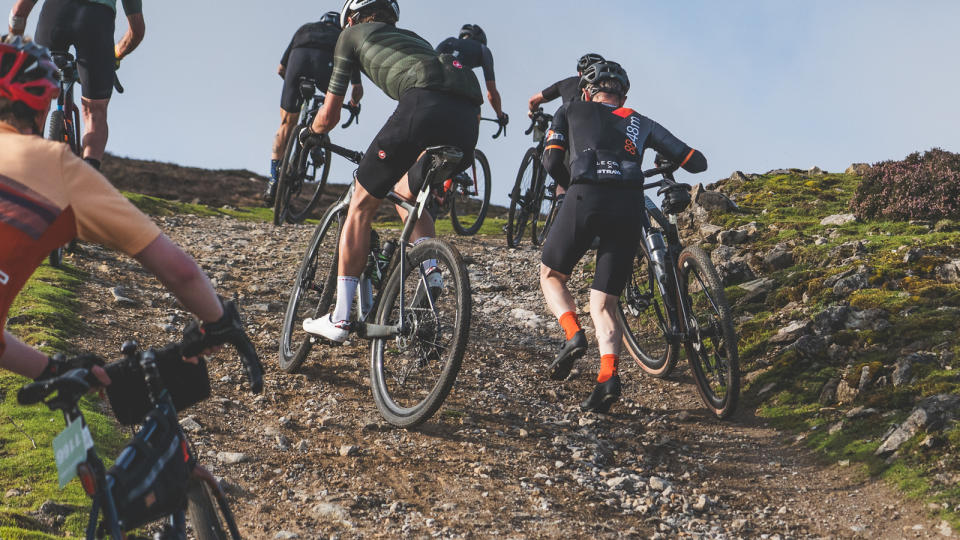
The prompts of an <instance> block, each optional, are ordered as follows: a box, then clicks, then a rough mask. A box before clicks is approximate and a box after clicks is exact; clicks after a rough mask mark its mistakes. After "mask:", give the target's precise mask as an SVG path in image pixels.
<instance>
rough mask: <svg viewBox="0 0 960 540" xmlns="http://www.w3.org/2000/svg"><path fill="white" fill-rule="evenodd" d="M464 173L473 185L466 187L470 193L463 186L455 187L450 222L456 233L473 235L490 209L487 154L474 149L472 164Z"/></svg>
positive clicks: (489, 180) (490, 181) (490, 183)
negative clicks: (464, 190) (474, 190)
mask: <svg viewBox="0 0 960 540" xmlns="http://www.w3.org/2000/svg"><path fill="white" fill-rule="evenodd" d="M465 173H466V174H467V175H469V176H470V178H471V179H472V180H473V183H474V186H473V187H471V188H468V189H469V190H471V191H470V193H465V192H463V191H462V189H463V188H459V187H457V188H455V189H456V190H457V191H456V192H455V194H454V195H453V201H452V204H451V205H450V222H451V223H452V224H453V230H455V231H457V234H459V235H461V236H473V235H475V234H477V231H479V230H480V227H482V226H483V220H484V219H486V217H487V212H488V211H489V210H490V189H491V185H492V180H491V179H490V162H488V161H487V156H485V155H483V152H481V151H480V150H474V158H473V165H472V166H471V167H469V168H467V170H466V171H465ZM473 189H476V191H477V193H475V194H474V193H473V192H472V190H473Z"/></svg>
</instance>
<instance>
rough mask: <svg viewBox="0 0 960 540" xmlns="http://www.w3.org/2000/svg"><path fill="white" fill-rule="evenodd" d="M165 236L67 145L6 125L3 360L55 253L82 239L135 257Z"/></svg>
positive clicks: (1, 141)
mask: <svg viewBox="0 0 960 540" xmlns="http://www.w3.org/2000/svg"><path fill="white" fill-rule="evenodd" d="M159 235H160V229H159V228H157V226H156V225H155V224H154V223H153V222H152V221H150V219H149V218H148V217H147V216H145V215H143V214H142V213H141V212H140V211H139V210H137V209H136V207H134V206H133V204H131V203H130V201H128V200H127V199H126V198H124V197H123V195H121V194H120V192H118V191H117V190H116V188H114V187H113V186H111V185H110V183H109V182H108V181H107V179H106V178H104V177H103V176H102V175H100V173H98V172H97V171H95V170H94V169H93V168H92V167H90V166H89V165H87V164H86V163H85V162H84V161H83V160H81V159H80V158H78V157H77V156H75V155H74V154H73V153H72V152H71V151H70V148H69V147H68V146H67V145H65V144H62V143H55V142H52V141H46V140H44V139H41V138H40V137H37V136H32V135H22V134H20V133H19V132H18V131H17V130H16V129H15V128H14V127H13V126H11V125H9V124H6V123H3V122H0V238H2V239H3V241H2V242H0V355H2V354H3V351H4V348H5V345H4V343H3V337H2V336H3V327H4V326H5V325H6V320H7V315H8V313H9V310H10V306H11V304H12V303H13V299H14V297H16V296H17V293H19V292H20V289H21V288H23V285H24V284H25V283H26V282H27V279H28V278H29V277H30V275H31V274H33V271H34V270H35V269H36V268H37V267H38V266H40V264H41V263H42V262H43V259H44V258H46V257H47V255H49V254H50V252H51V251H52V250H53V249H55V248H57V247H60V246H62V245H64V244H66V243H67V242H69V241H70V240H72V239H74V238H80V239H81V240H86V241H90V242H96V243H100V244H105V245H108V246H111V247H113V248H115V249H118V250H120V251H123V252H124V253H127V254H128V255H136V254H137V253H140V252H141V251H143V249H144V248H146V247H147V246H148V245H149V244H150V243H151V242H153V241H154V240H155V239H156V238H157V237H158V236H159Z"/></svg>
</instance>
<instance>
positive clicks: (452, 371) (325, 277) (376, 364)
mask: <svg viewBox="0 0 960 540" xmlns="http://www.w3.org/2000/svg"><path fill="white" fill-rule="evenodd" d="M328 148H329V149H330V150H331V151H333V152H335V153H338V154H340V155H346V156H349V157H348V159H350V160H351V161H354V162H356V163H359V161H360V160H361V159H362V157H363V156H362V154H361V153H359V152H351V151H349V150H346V149H343V148H340V147H337V146H335V145H330V144H328ZM462 158H463V152H462V151H461V150H459V149H457V148H454V147H450V146H438V147H433V148H429V149H427V151H426V153H425V155H424V156H423V157H422V158H421V160H420V162H418V165H416V166H423V167H424V169H425V170H426V171H427V172H426V174H425V175H424V178H425V180H424V183H423V186H422V187H421V188H420V190H419V193H418V194H417V196H416V201H415V202H414V203H411V202H409V201H407V200H405V199H403V198H401V197H400V196H399V195H397V194H395V193H392V192H391V193H390V194H388V195H387V199H388V200H389V201H390V202H392V203H394V204H396V205H399V206H401V207H402V208H404V209H405V210H406V211H407V213H408V214H407V219H406V221H405V222H404V224H403V229H402V232H401V233H400V237H399V238H398V239H397V240H396V241H387V242H384V243H383V244H382V245H380V241H379V237H378V235H376V234H375V232H374V234H372V236H373V238H371V249H370V254H369V261H368V265H367V268H366V270H365V271H364V274H363V276H362V277H361V282H360V286H359V287H358V293H357V294H358V296H359V297H360V299H359V300H360V301H358V302H356V303H355V304H356V306H357V309H355V312H354V313H353V314H352V330H353V331H354V332H355V334H356V335H357V336H358V337H359V338H361V339H366V340H369V341H370V386H371V389H372V391H373V398H374V401H375V403H376V405H377V409H378V410H379V411H380V414H381V415H382V416H383V417H384V419H386V420H387V421H388V422H389V423H391V424H393V425H395V426H398V427H413V426H416V425H418V424H421V423H423V422H425V421H426V420H428V419H429V418H430V417H431V416H432V415H433V414H434V413H435V412H436V411H437V410H438V409H439V408H440V406H441V404H442V403H443V401H444V399H446V397H447V395H448V394H449V393H450V390H451V389H452V388H453V384H454V381H455V380H456V377H457V373H458V372H459V371H460V364H461V362H462V361H463V355H464V352H465V350H466V346H467V339H468V337H469V333H470V317H471V309H472V307H471V301H472V300H471V292H470V279H469V276H468V275H467V267H466V263H464V260H463V257H462V256H461V255H460V252H459V251H457V249H456V248H455V247H454V246H453V245H451V244H450V243H449V242H447V241H445V240H442V239H439V238H433V239H430V240H426V241H424V242H421V243H419V244H417V245H416V246H412V245H411V244H410V236H411V234H412V232H413V226H414V224H415V223H416V222H417V220H418V219H419V218H420V217H421V216H422V215H423V213H424V212H426V210H427V205H428V203H429V200H430V197H431V195H432V193H433V192H434V191H436V190H438V189H442V188H443V182H444V179H447V178H450V176H451V173H452V172H453V170H454V169H455V167H456V165H457V164H458V163H459V162H460V160H461V159H462ZM352 195H353V187H351V188H350V189H348V190H347V192H346V193H345V194H344V195H343V196H342V197H341V198H340V199H339V200H338V201H336V202H335V203H334V204H333V205H331V206H330V207H329V208H328V209H327V211H326V213H324V215H323V217H322V218H321V219H320V224H319V225H317V228H316V229H315V230H314V233H313V237H312V238H311V239H310V243H309V245H308V247H307V251H306V253H305V254H304V257H303V262H302V263H301V265H300V269H299V271H298V272H297V277H296V280H295V282H294V284H293V289H292V290H291V292H290V299H289V301H288V303H287V310H286V313H285V314H284V318H283V330H282V332H281V336H280V351H279V353H280V354H279V363H280V367H281V369H283V370H284V371H287V372H291V373H292V372H295V371H296V370H298V369H299V368H300V366H301V365H302V364H303V362H304V360H306V358H307V356H308V355H309V354H310V351H311V349H312V347H313V345H314V344H315V343H316V342H317V341H318V340H319V339H320V338H318V337H316V336H313V335H310V334H308V333H307V332H305V331H304V330H303V327H302V324H303V321H304V319H306V318H308V317H309V318H317V317H320V316H324V315H326V314H327V313H329V311H330V308H331V304H332V303H333V300H334V294H335V292H336V286H337V262H338V257H339V244H340V233H341V230H342V228H343V225H344V221H345V219H346V216H347V209H348V207H349V205H350V198H351V197H352ZM431 260H435V261H436V268H437V269H439V272H440V275H441V276H442V283H443V286H442V287H436V282H435V281H434V282H433V283H434V286H430V285H428V283H429V282H428V279H427V270H430V269H429V268H424V263H425V262H428V261H431Z"/></svg>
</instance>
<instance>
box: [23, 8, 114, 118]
mask: <svg viewBox="0 0 960 540" xmlns="http://www.w3.org/2000/svg"><path fill="white" fill-rule="evenodd" d="M115 10H116V5H110V4H109V3H104V2H96V3H95V2H81V1H78V0H46V2H44V4H43V9H42V10H41V11H40V18H39V20H38V21H37V33H36V41H37V43H39V44H40V45H43V46H44V47H46V48H48V49H50V50H51V51H54V52H68V51H69V49H70V47H71V46H73V47H76V50H77V54H76V58H77V71H78V74H79V75H80V86H81V87H82V89H83V97H85V98H87V99H108V98H109V97H110V96H111V95H112V94H113V81H114V79H115V78H116V75H115V72H116V53H115V52H114V43H113V32H114V28H115V19H116V11H115ZM128 14H129V11H128Z"/></svg>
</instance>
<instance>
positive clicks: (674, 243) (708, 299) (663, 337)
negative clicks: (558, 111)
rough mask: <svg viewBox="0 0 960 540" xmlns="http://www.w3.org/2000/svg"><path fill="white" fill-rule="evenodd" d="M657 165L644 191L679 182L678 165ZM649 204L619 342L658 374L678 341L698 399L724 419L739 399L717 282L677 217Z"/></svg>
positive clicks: (736, 361) (725, 306) (729, 323)
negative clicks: (679, 226)
mask: <svg viewBox="0 0 960 540" xmlns="http://www.w3.org/2000/svg"><path fill="white" fill-rule="evenodd" d="M656 166H657V168H655V169H651V170H649V171H645V172H644V175H645V176H646V177H652V176H656V175H661V176H662V179H661V180H660V181H657V182H652V183H648V184H644V186H643V189H644V190H647V189H652V188H667V187H669V186H673V185H677V182H676V180H675V179H674V177H673V172H674V171H675V170H676V169H677V167H676V166H674V165H672V164H670V163H667V162H665V161H662V160H660V159H659V157H658V160H657V162H656ZM647 201H648V202H647V211H646V212H644V213H643V217H642V219H641V233H642V238H643V241H642V242H640V248H639V249H638V250H637V257H636V259H635V262H634V266H633V273H632V276H631V279H630V281H629V283H627V286H626V288H625V289H624V292H623V295H622V296H621V297H620V310H619V314H618V319H619V322H620V325H621V327H622V328H623V330H624V332H623V343H624V345H625V346H626V348H627V350H628V351H629V352H630V354H631V356H633V357H634V358H635V359H636V360H637V362H638V363H639V364H640V367H641V368H642V369H643V370H644V371H645V372H647V373H649V374H650V375H652V376H654V377H658V378H662V377H666V376H667V375H669V374H670V372H671V371H672V370H673V368H674V367H675V366H676V362H677V358H678V356H679V353H680V346H681V344H682V345H683V347H684V349H685V351H686V353H687V359H688V360H689V361H690V368H691V369H692V371H693V377H694V381H695V382H696V385H697V391H698V393H699V394H700V397H701V399H702V400H703V402H704V404H705V405H706V406H707V408H709V409H710V411H711V412H712V413H713V414H714V415H715V416H716V417H718V418H727V417H729V416H730V415H731V414H733V412H734V410H735V409H736V407H737V400H738V398H739V393H740V357H739V352H738V345H737V335H736V333H735V332H734V329H733V319H732V316H731V315H730V305H729V303H728V302H727V298H726V294H725V293H724V289H723V282H722V281H721V280H720V277H719V276H718V275H717V270H716V268H714V266H713V263H712V262H711V261H710V256H709V255H708V254H707V253H706V252H705V251H703V250H702V249H701V248H700V247H698V246H687V247H684V246H683V245H682V244H681V242H680V235H679V233H678V231H677V226H676V215H675V214H671V215H666V213H665V212H661V211H660V210H659V209H657V208H656V206H655V205H654V204H652V201H650V200H649V199H647ZM650 218H653V221H652V222H651V220H650Z"/></svg>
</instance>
